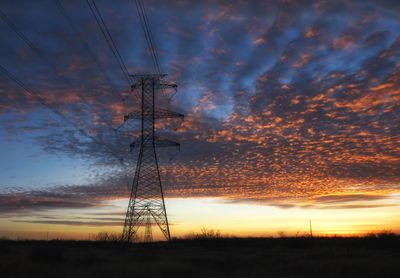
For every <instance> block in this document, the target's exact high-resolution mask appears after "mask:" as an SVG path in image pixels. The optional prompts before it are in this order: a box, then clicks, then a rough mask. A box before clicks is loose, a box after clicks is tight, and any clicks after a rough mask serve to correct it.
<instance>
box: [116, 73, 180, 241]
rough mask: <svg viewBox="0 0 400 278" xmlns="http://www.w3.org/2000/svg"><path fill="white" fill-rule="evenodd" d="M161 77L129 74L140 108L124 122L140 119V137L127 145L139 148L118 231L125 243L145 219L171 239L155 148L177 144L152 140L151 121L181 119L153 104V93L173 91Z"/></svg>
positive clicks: (162, 140)
mask: <svg viewBox="0 0 400 278" xmlns="http://www.w3.org/2000/svg"><path fill="white" fill-rule="evenodd" d="M165 76H166V75H164V74H161V75H160V74H146V75H132V77H133V78H134V80H135V84H134V85H132V90H135V89H139V90H140V91H141V96H140V103H141V109H140V111H139V110H138V111H133V112H131V113H129V114H128V115H126V116H125V117H124V121H127V120H129V119H139V120H141V136H140V138H139V139H138V140H135V141H134V142H132V144H131V150H132V149H133V148H134V147H136V146H139V147H140V150H139V156H138V160H137V165H136V171H135V176H134V178H133V183H132V189H131V195H130V199H129V204H128V209H127V212H126V217H125V224H124V229H123V232H122V240H123V241H127V242H132V241H135V239H136V238H137V236H136V235H137V231H138V229H139V228H140V227H141V226H143V225H144V224H145V226H146V222H147V218H146V217H150V218H151V219H152V220H154V224H157V226H158V227H159V228H160V230H161V232H162V234H163V235H164V237H165V239H166V240H170V239H171V233H170V230H169V224H168V218H167V211H166V209H165V202H164V193H163V189H162V184H161V178H160V171H159V167H158V160H157V152H156V148H157V147H172V146H175V147H179V143H177V142H174V141H171V140H165V139H160V138H159V137H156V136H155V121H156V120H157V119H166V118H176V117H179V118H183V115H182V114H179V113H175V112H172V111H169V110H168V109H165V108H158V107H156V105H155V93H156V90H159V89H166V88H174V89H176V88H177V85H176V84H175V83H169V82H166V81H164V77H165ZM152 222H153V221H152ZM146 227H147V226H146ZM150 229H151V226H150ZM151 237H152V234H151ZM145 238H146V235H145Z"/></svg>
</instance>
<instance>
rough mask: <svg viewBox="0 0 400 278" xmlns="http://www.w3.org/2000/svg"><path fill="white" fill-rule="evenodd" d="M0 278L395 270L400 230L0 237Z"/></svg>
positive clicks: (393, 273) (377, 273) (375, 273)
mask: <svg viewBox="0 0 400 278" xmlns="http://www.w3.org/2000/svg"><path fill="white" fill-rule="evenodd" d="M0 250H1V252H0V277H13V278H18V277H43V278H46V277H57V278H63V277H74V278H75V277H76V278H79V277H97V278H101V277H397V275H398V273H400V264H399V263H398V262H400V237H399V236H395V235H391V234H386V235H373V236H372V235H371V236H369V237H364V238H305V237H304V238H301V237H300V238H275V239H273V238H257V239H251V238H248V239H243V238H242V239H241V238H206V237H204V238H197V239H191V240H174V241H172V242H169V243H152V244H135V245H132V244H130V245H126V244H121V243H118V242H89V241H86V242H85V241H8V240H1V241H0Z"/></svg>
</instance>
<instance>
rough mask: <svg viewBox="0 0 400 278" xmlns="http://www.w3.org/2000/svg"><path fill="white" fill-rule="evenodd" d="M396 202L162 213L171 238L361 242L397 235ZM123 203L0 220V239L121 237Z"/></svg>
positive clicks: (186, 204) (202, 203) (231, 206)
mask: <svg viewBox="0 0 400 278" xmlns="http://www.w3.org/2000/svg"><path fill="white" fill-rule="evenodd" d="M399 200H400V194H398V193H396V194H392V195H391V196H390V197H388V198H387V199H386V200H385V202H384V203H382V202H380V206H379V207H375V204H374V202H373V201H364V202H357V204H355V202H350V203H349V202H347V203H346V205H347V206H349V208H345V207H344V208H334V209H330V208H324V209H321V208H312V207H307V205H306V203H304V206H303V207H300V206H299V205H296V206H291V205H289V204H287V206H286V207H284V206H283V205H282V206H281V207H278V206H270V205H264V204H259V203H245V202H236V201H233V200H227V199H224V198H167V199H166V207H167V212H168V217H169V222H170V230H171V234H172V236H173V237H185V236H189V235H190V234H197V233H200V232H201V230H202V229H207V230H214V231H219V232H220V233H221V235H223V236H237V237H263V236H282V235H287V236H304V235H306V236H307V235H309V231H310V230H309V228H310V227H309V221H310V220H311V221H312V230H313V235H314V236H332V235H338V236H361V235H365V234H368V233H377V232H380V231H384V230H385V231H392V232H395V233H399V232H400V221H399V219H400V210H399V207H400V205H399V204H400V202H399ZM127 201H128V200H127V199H120V200H113V201H105V202H104V203H103V205H104V206H101V207H96V208H90V209H79V210H74V209H69V210H63V211H61V210H52V211H47V212H39V213H35V214H34V215H27V216H26V219H24V218H23V217H19V218H18V219H15V218H13V217H12V216H11V217H8V218H7V217H3V218H2V219H1V220H0V223H2V224H1V225H0V226H1V227H2V228H1V229H0V236H4V237H8V238H12V239H17V238H32V239H46V238H50V239H55V238H62V239H79V240H87V239H94V238H95V235H96V234H97V233H99V232H102V231H107V232H110V233H120V232H121V231H122V225H123V220H124V216H125V213H124V210H125V207H126V205H127ZM354 205H357V206H359V208H354ZM32 219H34V220H32ZM5 227H7V228H6V229H4V228H5ZM141 229H143V228H140V230H139V233H138V236H139V239H140V236H141V232H140V231H141ZM153 233H154V236H155V239H157V240H160V239H162V238H161V235H160V234H159V231H158V227H156V226H154V227H153Z"/></svg>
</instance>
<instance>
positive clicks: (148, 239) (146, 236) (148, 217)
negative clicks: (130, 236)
mask: <svg viewBox="0 0 400 278" xmlns="http://www.w3.org/2000/svg"><path fill="white" fill-rule="evenodd" d="M152 225H153V221H152V216H151V212H150V209H147V213H146V225H145V230H144V238H143V241H144V242H146V243H149V242H152V241H153V232H152V230H151V227H152Z"/></svg>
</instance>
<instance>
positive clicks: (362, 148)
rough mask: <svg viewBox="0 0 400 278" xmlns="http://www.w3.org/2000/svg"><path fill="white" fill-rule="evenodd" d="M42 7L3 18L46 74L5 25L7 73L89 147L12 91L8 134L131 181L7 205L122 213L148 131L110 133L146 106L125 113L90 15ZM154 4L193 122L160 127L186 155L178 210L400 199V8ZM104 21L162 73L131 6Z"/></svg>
mask: <svg viewBox="0 0 400 278" xmlns="http://www.w3.org/2000/svg"><path fill="white" fill-rule="evenodd" d="M44 3H45V4H43V6H42V7H40V8H38V7H37V6H35V4H33V3H31V2H29V1H28V2H23V1H21V2H19V3H17V4H15V3H14V2H11V1H4V3H2V4H1V8H2V10H4V11H5V12H6V13H7V14H9V15H10V18H12V19H13V21H14V23H15V25H16V26H17V27H18V28H19V29H20V30H21V31H22V32H24V33H25V34H26V36H27V37H29V39H30V40H31V41H32V42H34V43H35V44H36V45H37V47H38V49H39V51H40V53H43V56H45V57H46V60H47V61H48V63H47V64H46V63H43V61H42V60H41V59H40V57H37V55H35V53H33V52H32V50H31V49H29V48H28V47H27V45H26V44H24V42H22V41H21V40H19V39H18V37H16V36H15V34H14V33H12V31H11V30H9V28H7V26H6V25H4V24H2V25H1V29H0V33H1V35H2V37H7V38H8V39H7V40H3V41H2V42H1V43H2V45H3V46H4V47H3V48H2V52H3V53H2V54H3V55H2V64H4V65H6V66H7V67H8V68H10V70H11V71H13V72H18V76H19V77H20V78H21V79H23V80H25V81H26V83H27V84H29V86H30V87H32V88H34V90H36V92H37V94H39V95H40V97H42V98H44V99H45V100H46V101H47V103H49V104H50V105H51V107H53V108H54V109H57V110H58V111H61V113H62V114H63V115H65V117H68V118H70V119H71V120H72V121H73V123H74V125H75V126H79V127H80V128H82V129H84V130H86V131H87V132H88V133H87V134H89V135H90V136H85V135H83V134H82V133H80V132H78V131H77V130H76V128H73V127H72V126H71V125H68V124H67V123H65V122H64V121H63V119H62V118H60V117H59V116H57V115H54V116H52V117H48V113H47V114H46V113H44V112H43V110H44V108H43V107H41V106H40V105H39V104H38V103H37V102H36V101H35V99H32V98H31V97H27V96H26V95H24V93H23V91H21V90H20V89H19V88H17V86H16V85H15V84H14V83H12V82H11V81H10V80H8V79H6V78H5V77H4V76H2V77H1V84H2V86H1V88H0V92H1V95H2V98H1V100H0V101H1V103H0V113H1V117H3V118H4V119H9V116H10V115H18V117H17V118H16V120H15V119H14V120H13V121H11V120H4V122H5V126H6V127H7V129H6V130H7V131H8V132H9V133H10V134H11V135H14V136H16V134H26V133H31V134H33V135H32V136H34V138H36V142H37V143H38V144H39V145H40V146H41V147H42V148H43V149H44V150H45V151H47V152H51V153H54V154H60V155H64V154H68V155H70V156H72V157H79V158H82V157H83V158H85V159H86V160H87V161H88V163H92V164H93V165H103V166H104V165H106V166H107V165H109V166H110V167H113V169H114V168H119V169H117V170H116V172H115V173H113V174H110V173H111V171H103V170H102V169H104V167H102V168H97V170H96V167H94V170H93V171H94V172H95V176H96V179H97V180H98V182H96V183H93V184H87V185H65V186H57V187H54V188H48V189H46V190H45V191H44V190H37V189H32V190H29V189H26V190H25V191H24V190H23V192H19V193H15V192H14V193H7V192H5V193H3V194H2V195H1V198H0V207H1V210H3V211H4V210H9V209H11V208H12V207H14V208H20V209H22V208H31V209H43V208H54V207H71V208H74V207H86V206H96V205H99V203H100V202H101V201H103V200H106V199H118V198H122V197H124V196H127V195H126V187H125V185H126V182H125V179H126V176H125V174H123V170H124V169H125V168H124V167H123V166H121V167H120V166H119V165H120V164H119V162H118V160H120V158H123V160H122V163H123V164H125V165H126V167H127V168H129V169H133V166H134V157H129V155H128V154H127V153H128V152H127V151H128V145H129V143H130V141H131V140H132V139H131V138H132V137H134V136H136V135H137V134H138V129H137V124H135V123H130V124H128V125H130V126H125V127H123V128H121V129H119V130H118V132H116V131H115V130H114V129H115V128H117V127H118V125H119V124H120V123H121V122H122V118H123V115H124V114H125V113H127V112H128V111H129V110H131V109H132V107H134V106H135V105H137V103H133V102H132V101H131V100H130V99H129V98H128V100H127V101H122V99H125V98H126V97H128V96H129V91H128V90H129V86H128V84H126V82H125V81H124V79H123V76H122V74H120V72H119V71H118V70H119V69H118V66H117V65H116V63H115V61H114V60H113V57H112V56H111V53H110V52H109V50H108V49H107V45H106V44H105V42H104V41H103V38H102V37H101V34H100V33H99V30H98V29H97V26H96V25H95V23H94V21H93V18H92V17H91V14H90V11H89V10H88V7H87V6H85V5H86V3H83V2H78V1H76V2H68V3H67V2H65V3H64V8H65V10H66V11H67V13H68V14H69V16H70V20H71V22H72V26H71V24H70V22H69V21H68V20H67V19H66V18H64V17H63V15H62V13H61V12H60V10H59V8H58V7H57V5H54V3H53V2H52V1H44ZM146 5H148V11H149V14H150V17H151V22H152V26H153V32H154V35H155V40H156V42H157V46H158V49H159V54H160V60H161V64H162V67H163V69H164V71H165V72H167V73H169V78H170V79H172V80H176V81H177V83H178V84H179V91H180V94H178V95H176V96H175V97H174V98H173V100H172V101H171V103H170V106H171V109H175V110H176V109H179V108H181V110H183V112H185V114H186V119H185V121H184V122H182V123H180V122H165V123H159V129H160V133H161V135H165V136H168V137H170V138H172V139H176V140H179V141H181V143H182V149H181V152H180V154H179V155H178V156H176V157H175V159H174V160H172V161H169V160H168V158H165V159H164V160H163V161H162V167H163V171H165V172H166V173H167V174H166V177H167V178H168V183H167V186H166V195H167V196H169V197H194V196H199V197H206V196H221V197H225V198H226V199H229V200H231V201H241V200H243V201H263V200H264V202H265V203H270V204H275V205H277V206H282V207H285V206H291V205H288V204H286V202H289V203H291V201H293V200H299V199H304V200H310V202H319V203H327V204H328V205H331V204H332V203H343V202H344V203H346V202H348V201H349V200H350V199H351V200H352V201H363V200H366V201H367V200H371V196H373V197H374V198H378V199H379V198H385V196H387V195H388V194H391V193H393V192H398V191H399V185H400V159H399V158H400V143H399V142H400V136H399V120H400V114H399V112H400V111H399V110H400V87H399V84H400V33H399V32H400V31H399V30H400V21H399V18H400V14H399V13H400V12H399V11H400V8H399V4H398V1H352V2H351V3H349V2H348V1H209V2H205V3H204V2H202V3H200V2H199V1H184V0H180V1H176V2H173V1H148V4H147V1H146ZM98 6H99V8H100V9H101V11H102V12H103V13H104V18H105V20H106V22H107V24H108V25H109V28H110V31H111V33H112V34H113V37H114V39H115V42H116V44H117V45H118V48H119V49H120V52H121V55H122V57H123V58H124V60H125V61H126V63H127V65H128V66H129V69H130V70H131V71H132V73H140V72H146V71H151V60H150V57H149V56H148V53H147V52H146V44H145V41H144V39H143V38H142V37H143V36H142V34H141V30H140V25H139V22H138V21H137V18H135V17H134V16H133V14H134V6H133V5H132V3H131V1H118V2H117V3H115V2H113V3H111V2H108V1H98ZM32 17H35V21H34V22H32V21H30V20H29V18H32ZM50 20H51V22H53V24H51V25H49V24H45V23H46V22H49V21H50ZM73 26H75V29H74V27H73ZM76 30H78V31H77V32H78V33H77V32H76ZM55 60H57V64H52V61H55ZM49 61H50V62H49ZM49 64H50V65H49ZM51 67H53V69H52V68H51ZM60 77H61V78H60ZM60 79H64V81H65V82H61V81H60ZM124 82H125V83H124ZM159 101H161V102H164V103H167V101H166V100H165V98H163V97H160V100H159ZM32 115H34V116H35V117H34V118H35V120H32ZM168 155H169V154H168V153H167V154H166V157H168ZM116 165H117V166H116ZM129 175H131V176H132V173H131V172H130V173H129ZM27 186H28V185H27ZM346 194H347V195H346ZM354 194H358V195H354ZM344 195H345V196H351V197H343V196H344ZM333 196H339V197H333ZM352 198H353V199H352ZM71 200H73V201H71ZM345 205H346V204H345ZM350 205H353V206H354V204H347V206H350Z"/></svg>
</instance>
